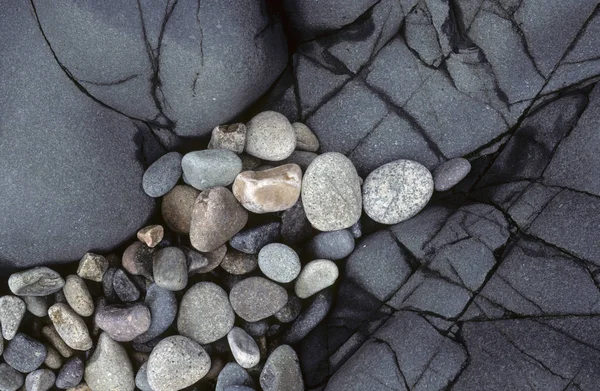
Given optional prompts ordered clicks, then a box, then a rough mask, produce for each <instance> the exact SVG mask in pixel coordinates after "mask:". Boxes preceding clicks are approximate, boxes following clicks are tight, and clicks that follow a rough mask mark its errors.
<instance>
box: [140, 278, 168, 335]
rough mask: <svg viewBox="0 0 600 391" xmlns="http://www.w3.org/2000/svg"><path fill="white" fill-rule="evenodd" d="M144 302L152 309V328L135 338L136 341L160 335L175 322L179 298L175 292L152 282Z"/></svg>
mask: <svg viewBox="0 0 600 391" xmlns="http://www.w3.org/2000/svg"><path fill="white" fill-rule="evenodd" d="M144 304H145V305H146V307H148V309H150V314H151V322H150V328H149V329H148V331H146V332H145V333H143V334H142V335H140V336H138V337H137V338H135V340H134V342H136V343H144V342H148V341H150V340H151V339H154V338H156V337H158V336H159V335H161V334H162V333H164V332H165V331H166V330H167V329H168V328H169V327H170V326H171V325H172V324H173V321H174V320H175V317H176V316H177V299H176V297H175V293H173V292H172V291H170V290H167V289H164V288H161V287H160V286H158V285H156V284H152V285H150V287H149V288H148V291H147V292H146V298H145V299H144Z"/></svg>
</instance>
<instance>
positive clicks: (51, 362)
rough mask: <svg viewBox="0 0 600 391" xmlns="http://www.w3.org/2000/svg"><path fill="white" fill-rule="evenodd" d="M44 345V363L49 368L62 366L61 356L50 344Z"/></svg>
mask: <svg viewBox="0 0 600 391" xmlns="http://www.w3.org/2000/svg"><path fill="white" fill-rule="evenodd" d="M45 346H46V359H44V365H45V366H47V367H48V368H50V369H60V367H62V365H63V362H62V356H61V355H60V354H59V353H58V352H57V351H56V349H54V348H53V347H52V346H50V345H45Z"/></svg>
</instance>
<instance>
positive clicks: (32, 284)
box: [8, 266, 65, 296]
mask: <svg viewBox="0 0 600 391" xmlns="http://www.w3.org/2000/svg"><path fill="white" fill-rule="evenodd" d="M64 285H65V280H63V278H62V277H61V276H60V274H58V273H57V272H55V271H54V270H52V269H50V268H47V267H45V266H42V267H35V268H33V269H29V270H26V271H23V272H19V273H14V274H11V275H10V277H9V278H8V287H9V288H10V291H11V292H12V293H14V294H15V295H17V296H48V295H51V294H53V293H56V292H58V291H59V290H61V289H62V287H63V286H64Z"/></svg>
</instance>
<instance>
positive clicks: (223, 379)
mask: <svg viewBox="0 0 600 391" xmlns="http://www.w3.org/2000/svg"><path fill="white" fill-rule="evenodd" d="M231 386H247V387H252V388H254V380H252V377H250V375H249V374H248V372H247V371H246V370H245V369H244V368H242V367H241V366H240V365H239V364H237V363H234V362H230V363H228V364H227V365H225V367H224V368H223V370H222V371H221V373H219V376H218V377H217V385H216V386H215V391H225V389H227V388H228V387H231Z"/></svg>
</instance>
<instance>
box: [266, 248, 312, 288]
mask: <svg viewBox="0 0 600 391" xmlns="http://www.w3.org/2000/svg"><path fill="white" fill-rule="evenodd" d="M258 267H259V268H260V271H262V272H263V274H264V275H265V276H267V277H268V278H270V279H271V280H273V281H276V282H280V283H284V284H285V283H288V282H290V281H293V280H294V279H295V278H296V277H298V274H299V273H300V269H301V268H302V265H301V264H300V257H298V254H297V253H296V251H294V250H293V249H292V248H291V247H289V246H287V245H285V244H282V243H270V244H267V245H266V246H264V247H263V248H262V249H261V250H260V252H259V253H258Z"/></svg>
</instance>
